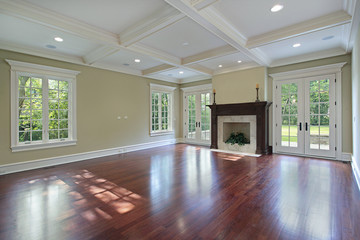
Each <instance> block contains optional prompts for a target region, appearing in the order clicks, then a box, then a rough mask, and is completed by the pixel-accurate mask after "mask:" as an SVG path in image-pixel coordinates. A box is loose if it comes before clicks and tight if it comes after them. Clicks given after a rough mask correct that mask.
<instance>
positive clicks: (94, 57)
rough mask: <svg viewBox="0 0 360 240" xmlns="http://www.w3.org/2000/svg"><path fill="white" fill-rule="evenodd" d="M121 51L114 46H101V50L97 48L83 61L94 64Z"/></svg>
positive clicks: (84, 57)
mask: <svg viewBox="0 0 360 240" xmlns="http://www.w3.org/2000/svg"><path fill="white" fill-rule="evenodd" d="M118 51H120V49H119V48H115V47H112V46H101V47H99V48H96V49H95V50H93V51H91V52H89V53H87V54H86V55H85V56H83V57H82V58H83V61H84V63H86V64H90V65H91V64H93V63H95V62H97V61H99V60H101V59H103V58H105V57H108V56H110V55H112V54H114V53H117V52H118Z"/></svg>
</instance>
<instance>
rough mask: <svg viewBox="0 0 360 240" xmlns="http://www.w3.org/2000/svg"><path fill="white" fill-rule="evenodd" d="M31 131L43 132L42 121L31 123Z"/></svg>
mask: <svg viewBox="0 0 360 240" xmlns="http://www.w3.org/2000/svg"><path fill="white" fill-rule="evenodd" d="M31 130H42V121H41V120H40V121H36V120H33V121H32V122H31Z"/></svg>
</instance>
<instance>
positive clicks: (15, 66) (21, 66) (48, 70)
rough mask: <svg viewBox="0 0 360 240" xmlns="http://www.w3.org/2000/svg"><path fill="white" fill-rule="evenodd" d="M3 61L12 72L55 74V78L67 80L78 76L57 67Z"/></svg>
mask: <svg viewBox="0 0 360 240" xmlns="http://www.w3.org/2000/svg"><path fill="white" fill-rule="evenodd" d="M5 61H6V62H7V63H8V64H9V65H10V67H11V68H10V69H11V70H12V71H22V72H23V71H25V72H27V71H29V72H32V73H38V72H39V71H40V73H41V74H44V73H45V74H49V75H53V74H55V75H56V76H61V77H65V78H67V77H69V78H73V77H75V76H76V75H78V74H79V73H80V72H79V71H74V70H70V69H65V68H57V67H51V66H45V65H40V64H34V63H28V62H21V61H15V60H10V59H5Z"/></svg>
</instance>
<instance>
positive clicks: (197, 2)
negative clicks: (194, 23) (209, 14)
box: [189, 0, 218, 10]
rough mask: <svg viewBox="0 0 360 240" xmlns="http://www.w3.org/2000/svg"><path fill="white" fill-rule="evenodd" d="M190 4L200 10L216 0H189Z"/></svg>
mask: <svg viewBox="0 0 360 240" xmlns="http://www.w3.org/2000/svg"><path fill="white" fill-rule="evenodd" d="M189 1H190V4H191V5H192V6H193V7H194V8H196V9H197V10H201V9H203V8H206V7H208V6H210V5H212V4H213V3H215V2H217V1H218V0H189Z"/></svg>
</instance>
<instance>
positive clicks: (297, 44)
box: [293, 43, 301, 47]
mask: <svg viewBox="0 0 360 240" xmlns="http://www.w3.org/2000/svg"><path fill="white" fill-rule="evenodd" d="M300 46H301V44H300V43H295V44H294V45H293V47H300Z"/></svg>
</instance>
